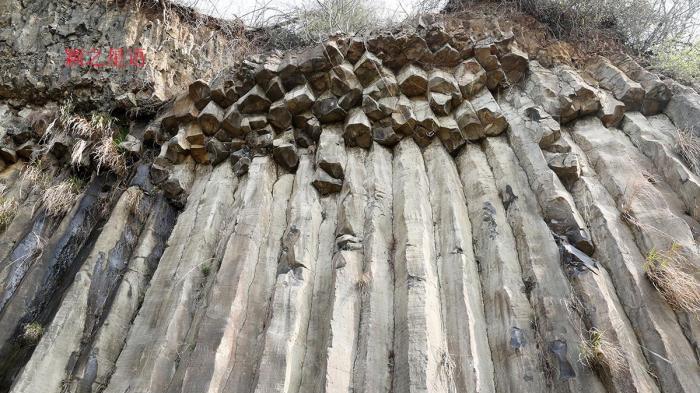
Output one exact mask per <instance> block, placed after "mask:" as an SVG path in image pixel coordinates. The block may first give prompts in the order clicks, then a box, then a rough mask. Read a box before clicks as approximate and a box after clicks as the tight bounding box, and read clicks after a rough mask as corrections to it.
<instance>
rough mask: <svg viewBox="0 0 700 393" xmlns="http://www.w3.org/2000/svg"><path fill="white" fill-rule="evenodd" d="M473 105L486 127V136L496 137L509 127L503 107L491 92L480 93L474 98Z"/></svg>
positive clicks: (483, 91)
mask: <svg viewBox="0 0 700 393" xmlns="http://www.w3.org/2000/svg"><path fill="white" fill-rule="evenodd" d="M471 104H472V107H473V108H474V111H475V112H476V114H477V116H479V120H480V121H481V124H482V126H483V127H484V135H486V136H495V135H498V134H500V133H501V132H503V131H504V130H505V129H506V127H508V122H507V121H506V119H505V117H503V113H502V112H501V107H500V106H498V103H497V102H496V100H494V98H493V96H492V95H491V92H490V91H488V90H482V91H481V92H479V94H477V95H476V96H475V97H474V98H472V100H471Z"/></svg>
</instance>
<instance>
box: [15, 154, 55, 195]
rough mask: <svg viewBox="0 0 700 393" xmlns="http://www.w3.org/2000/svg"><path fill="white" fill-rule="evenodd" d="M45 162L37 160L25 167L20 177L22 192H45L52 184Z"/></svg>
mask: <svg viewBox="0 0 700 393" xmlns="http://www.w3.org/2000/svg"><path fill="white" fill-rule="evenodd" d="M47 169H48V168H46V167H45V165H44V161H42V160H36V161H33V162H32V163H30V164H29V165H27V166H25V167H24V169H22V174H21V175H20V189H21V190H22V191H30V190H40V191H43V190H44V189H46V188H47V187H48V186H49V184H50V183H51V179H50V178H49V174H48V172H47Z"/></svg>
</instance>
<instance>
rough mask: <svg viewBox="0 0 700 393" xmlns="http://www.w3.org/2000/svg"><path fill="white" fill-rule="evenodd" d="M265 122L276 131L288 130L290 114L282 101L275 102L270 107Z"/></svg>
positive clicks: (290, 119)
mask: <svg viewBox="0 0 700 393" xmlns="http://www.w3.org/2000/svg"><path fill="white" fill-rule="evenodd" d="M267 121H268V122H269V123H270V124H271V125H272V126H273V127H275V129H276V130H286V129H287V128H289V126H290V125H291V123H292V114H291V113H289V110H288V109H287V105H286V104H285V103H284V101H276V102H274V103H273V104H272V106H270V112H269V113H268V114H267Z"/></svg>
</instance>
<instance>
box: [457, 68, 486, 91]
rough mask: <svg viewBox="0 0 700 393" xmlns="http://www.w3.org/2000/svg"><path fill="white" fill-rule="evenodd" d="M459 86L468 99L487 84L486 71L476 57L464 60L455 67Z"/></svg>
mask: <svg viewBox="0 0 700 393" xmlns="http://www.w3.org/2000/svg"><path fill="white" fill-rule="evenodd" d="M455 77H456V81H457V86H459V90H460V91H461V92H462V96H463V97H464V98H466V99H469V98H471V97H472V96H473V95H474V94H476V93H478V92H479V91H480V90H481V89H483V88H484V87H485V86H486V71H485V70H484V68H483V67H481V65H480V64H479V62H477V61H476V60H475V59H469V60H466V61H464V62H462V63H461V64H460V65H458V66H457V68H456V69H455Z"/></svg>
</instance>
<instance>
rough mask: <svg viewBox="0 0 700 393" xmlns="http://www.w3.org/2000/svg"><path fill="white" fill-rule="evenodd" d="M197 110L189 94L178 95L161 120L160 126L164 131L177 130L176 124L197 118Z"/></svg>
mask: <svg viewBox="0 0 700 393" xmlns="http://www.w3.org/2000/svg"><path fill="white" fill-rule="evenodd" d="M197 116H199V111H198V110H197V108H196V107H195V105H194V102H193V101H192V99H191V98H190V97H189V95H183V96H180V97H178V98H177V99H176V100H175V102H174V103H173V106H172V108H170V110H168V111H167V113H166V114H165V115H164V116H163V119H162V120H161V126H162V127H163V130H164V131H166V132H175V131H177V126H178V124H182V123H187V122H190V121H193V120H196V119H197Z"/></svg>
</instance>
